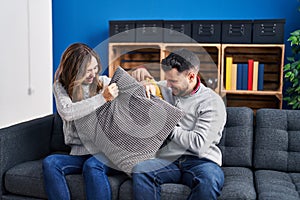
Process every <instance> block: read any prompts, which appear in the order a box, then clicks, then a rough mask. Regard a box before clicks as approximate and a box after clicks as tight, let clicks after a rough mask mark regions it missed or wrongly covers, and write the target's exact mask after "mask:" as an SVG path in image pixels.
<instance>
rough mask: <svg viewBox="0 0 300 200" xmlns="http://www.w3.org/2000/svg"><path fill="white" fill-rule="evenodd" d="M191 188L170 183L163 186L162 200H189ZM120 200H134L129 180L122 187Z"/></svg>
mask: <svg viewBox="0 0 300 200" xmlns="http://www.w3.org/2000/svg"><path fill="white" fill-rule="evenodd" d="M190 191H191V190H190V188H189V187H188V186H185V185H181V184H174V183H168V184H163V185H162V186H161V199H162V200H170V199H172V200H182V199H187V197H188V195H189V194H190ZM119 197H120V200H132V181H131V179H128V180H127V181H125V182H124V183H123V184H122V185H121V187H120V193H119Z"/></svg>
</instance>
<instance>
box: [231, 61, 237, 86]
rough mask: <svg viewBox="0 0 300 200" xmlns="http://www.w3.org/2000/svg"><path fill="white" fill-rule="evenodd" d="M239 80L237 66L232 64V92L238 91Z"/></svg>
mask: <svg viewBox="0 0 300 200" xmlns="http://www.w3.org/2000/svg"><path fill="white" fill-rule="evenodd" d="M236 79H237V64H235V63H232V65H231V90H236V81H237V80H236Z"/></svg>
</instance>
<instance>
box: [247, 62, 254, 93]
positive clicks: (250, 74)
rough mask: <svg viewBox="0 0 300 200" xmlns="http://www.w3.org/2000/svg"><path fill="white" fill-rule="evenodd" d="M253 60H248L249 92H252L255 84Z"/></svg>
mask: <svg viewBox="0 0 300 200" xmlns="http://www.w3.org/2000/svg"><path fill="white" fill-rule="evenodd" d="M253 62H254V60H253V59H249V60H248V90H252V84H253Z"/></svg>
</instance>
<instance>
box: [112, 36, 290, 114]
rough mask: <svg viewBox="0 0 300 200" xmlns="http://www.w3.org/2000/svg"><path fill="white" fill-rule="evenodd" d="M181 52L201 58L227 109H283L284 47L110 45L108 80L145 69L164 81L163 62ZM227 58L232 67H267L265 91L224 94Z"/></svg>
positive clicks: (203, 73)
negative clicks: (253, 63) (250, 63)
mask: <svg viewBox="0 0 300 200" xmlns="http://www.w3.org/2000/svg"><path fill="white" fill-rule="evenodd" d="M180 48H186V49H189V50H190V51H193V52H194V53H195V54H196V55H198V57H199V59H200V76H201V79H202V81H204V82H205V83H206V85H207V86H208V87H210V88H211V89H213V90H214V91H215V92H216V93H218V94H219V95H220V96H222V97H223V99H224V102H225V103H226V106H247V107H250V108H252V109H253V110H256V109H259V108H264V107H266V108H282V86H283V65H284V44H213V43H163V42H151V43H148V42H129V43H125V42H121V43H116V42H114V43H109V76H110V77H112V75H113V73H114V71H115V69H116V67H118V66H121V67H123V68H124V69H125V70H127V71H130V70H133V69H134V68H136V67H138V66H140V65H144V66H146V68H147V69H148V70H149V71H150V73H151V74H152V75H153V76H154V77H155V79H156V80H164V72H163V70H161V67H160V62H161V60H162V59H163V58H165V57H166V56H168V55H169V53H170V52H172V51H174V50H176V49H180ZM227 56H231V57H233V63H245V62H246V61H247V60H248V59H254V60H257V61H259V62H260V63H264V66H265V67H264V68H265V71H264V88H263V90H261V91H249V90H225V80H226V68H225V63H226V60H225V59H226V57H227Z"/></svg>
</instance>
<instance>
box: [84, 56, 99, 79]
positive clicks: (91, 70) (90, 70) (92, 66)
mask: <svg viewBox="0 0 300 200" xmlns="http://www.w3.org/2000/svg"><path fill="white" fill-rule="evenodd" d="M98 70H99V68H98V62H97V60H96V58H95V57H92V59H91V62H90V63H89V64H88V66H87V68H86V74H85V79H84V82H83V83H84V84H91V83H93V80H94V78H95V77H96V76H97V75H98Z"/></svg>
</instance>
